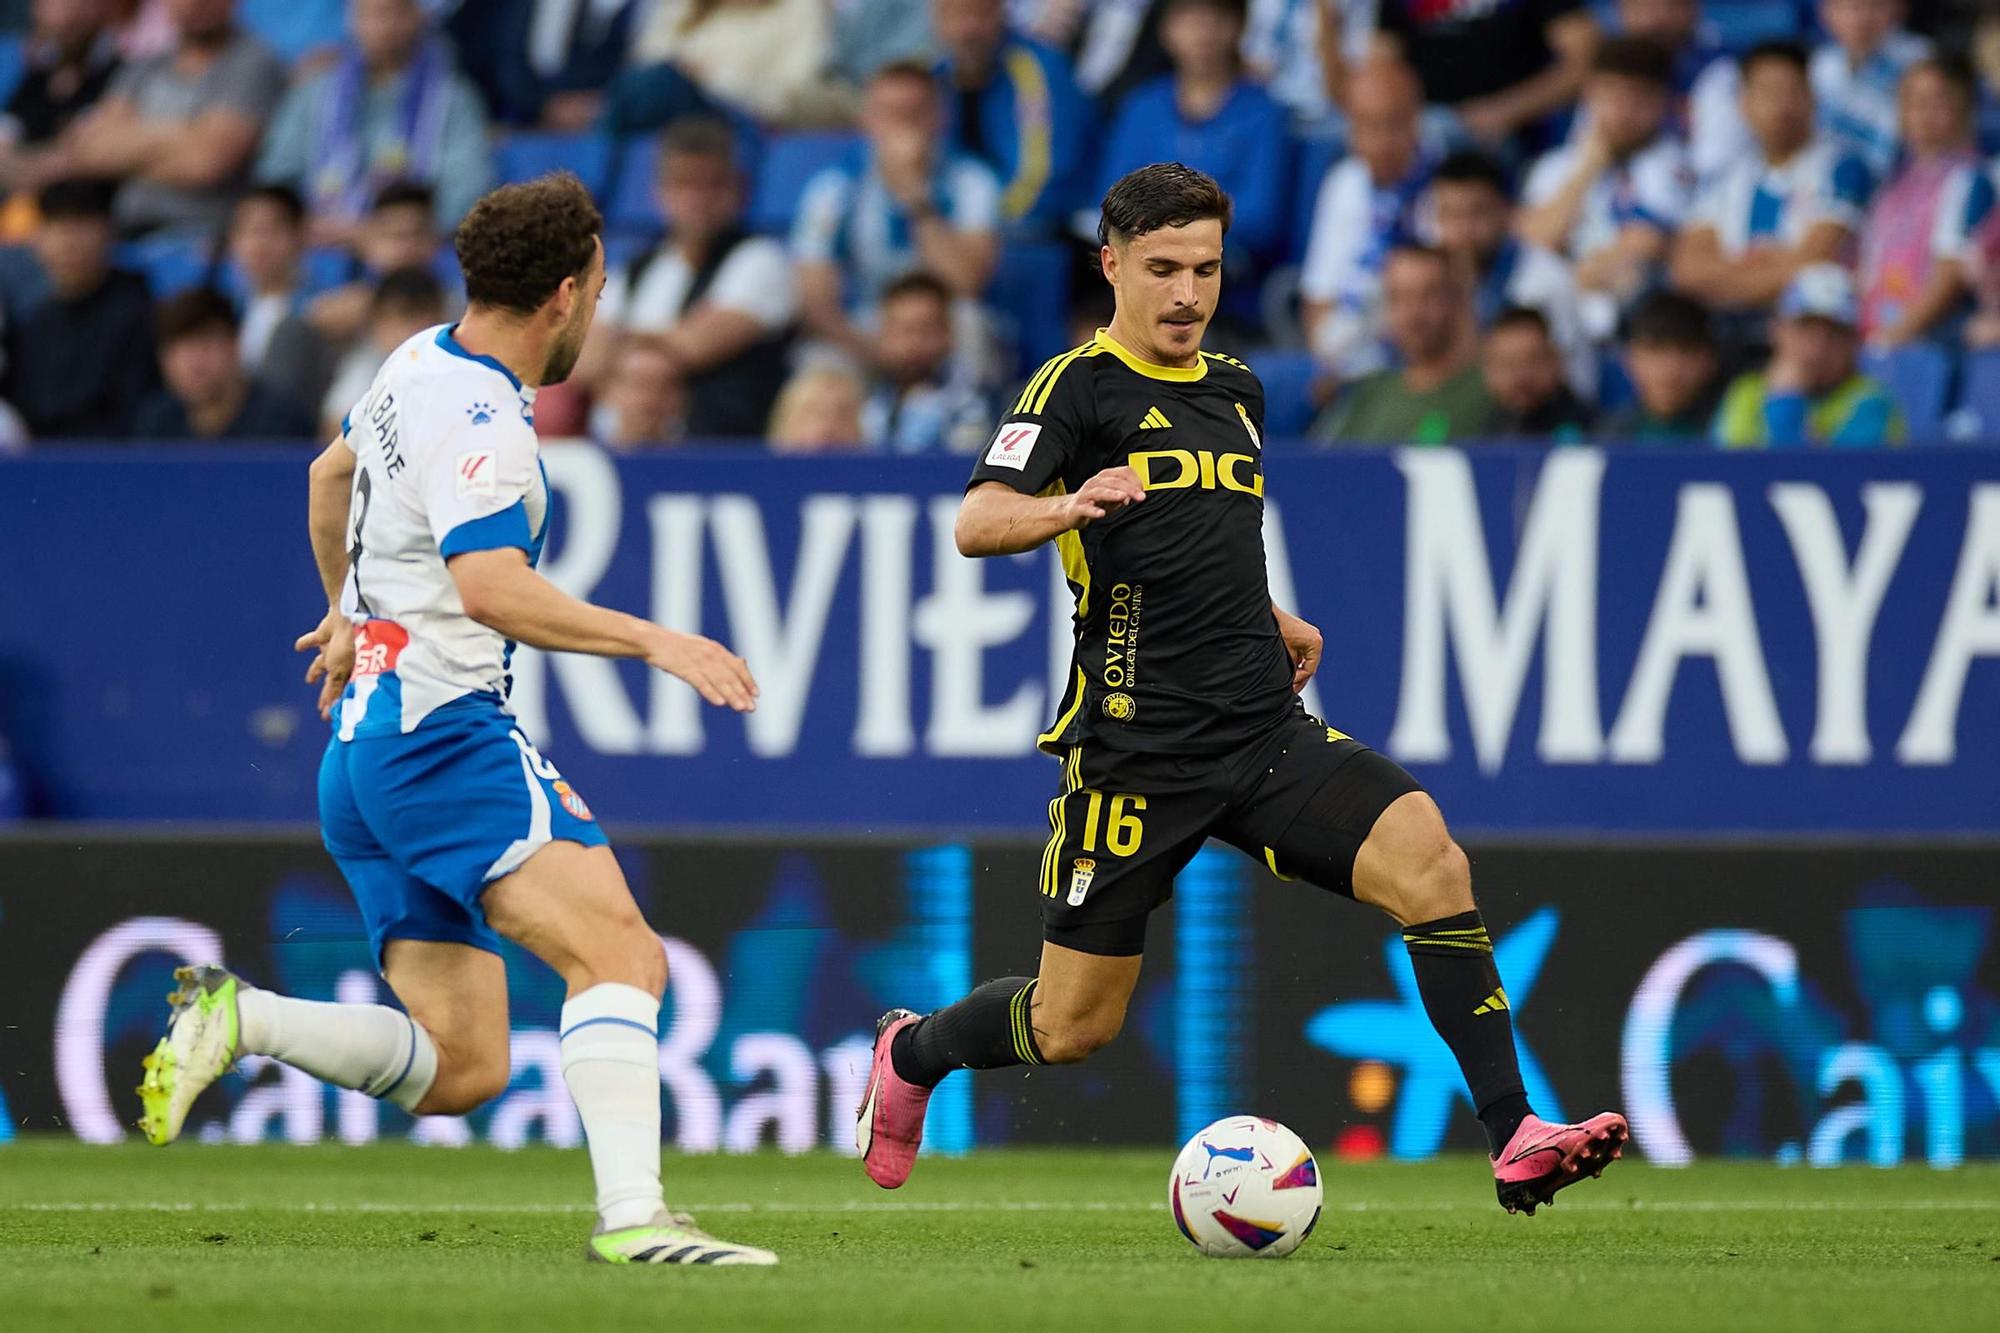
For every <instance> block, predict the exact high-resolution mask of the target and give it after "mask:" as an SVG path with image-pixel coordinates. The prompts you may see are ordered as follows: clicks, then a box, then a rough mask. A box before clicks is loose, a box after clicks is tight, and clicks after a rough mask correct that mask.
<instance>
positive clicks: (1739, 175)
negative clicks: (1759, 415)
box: [1672, 42, 1874, 322]
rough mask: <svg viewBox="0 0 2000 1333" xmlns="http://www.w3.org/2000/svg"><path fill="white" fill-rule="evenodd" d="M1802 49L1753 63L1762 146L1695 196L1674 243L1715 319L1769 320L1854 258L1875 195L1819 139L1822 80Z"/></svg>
mask: <svg viewBox="0 0 2000 1333" xmlns="http://www.w3.org/2000/svg"><path fill="white" fill-rule="evenodd" d="M1806 67H1807V56H1806V51H1805V48H1804V47H1803V46H1800V45H1799V44H1798V43H1796V42H1765V43H1763V44H1761V45H1759V46H1757V47H1755V48H1754V49H1752V50H1751V51H1750V52H1749V53H1748V54H1746V55H1745V56H1744V57H1743V61H1742V75H1743V97H1742V116H1743V123H1744V124H1745V125H1747V126H1748V127H1749V129H1750V133H1751V134H1752V135H1753V136H1754V138H1755V147H1754V148H1753V149H1752V150H1751V151H1750V152H1749V153H1747V154H1745V155H1744V156H1743V157H1742V158H1739V159H1738V160H1737V161H1735V162H1732V163H1730V164H1729V166H1728V168H1727V169H1726V170H1724V171H1723V172H1722V173H1721V174H1720V175H1718V176H1717V177H1716V178H1715V179H1714V180H1712V181H1710V182H1708V183H1707V184H1706V185H1704V186H1703V188H1702V189H1701V191H1700V193H1699V194H1697V195H1696V196H1695V205H1694V210H1693V212H1692V213H1691V214H1690V216H1689V218H1688V224H1687V228H1686V230H1684V231H1682V232H1681V234H1680V236H1679V238H1678V239H1677V240H1676V241H1675V243H1674V252H1673V269H1672V277H1673V284H1674V286H1675V287H1677V288H1679V289H1680V290H1681V291H1682V292H1685V293H1686V294H1687V295H1689V296H1692V297H1694V298H1695V299H1696V300H1698V301H1700V302H1701V303H1702V304H1704V305H1706V306H1708V307H1709V308H1710V309H1712V310H1724V311H1753V312H1756V313H1757V314H1758V315H1759V317H1760V322H1761V317H1762V316H1763V315H1765V314H1768V313H1769V311H1770V309H1771V307H1772V306H1774V305H1776V304H1777V300H1778V297H1779V296H1781V295H1782V294H1783V293H1784V290H1785V288H1786V287H1787V286H1789V285H1790V284H1791V281H1792V279H1793V278H1794V277H1796V276H1797V275H1798V273H1799V271H1800V270H1801V269H1804V268H1805V267H1807V266H1808V265H1811V264H1818V263H1826V262H1829V261H1833V262H1839V261H1843V260H1847V259H1850V258H1851V256H1852V253H1853V248H1854V238H1855V233H1856V232H1857V231H1858V230H1859V228H1860V225H1861V220H1862V217H1863V215H1864V214H1865V212H1866V210H1867V207H1868V197H1869V194H1870V192H1871V191H1872V190H1873V188H1874V181H1873V178H1872V177H1871V175H1870V174H1869V171H1868V167H1867V164H1866V163H1864V162H1863V161H1862V160H1861V159H1860V158H1859V157H1858V156H1856V155H1855V154H1853V153H1851V152H1848V151H1846V150H1844V149H1842V148H1841V147H1840V145H1838V144H1837V143H1835V142H1834V141H1833V140H1831V139H1828V138H1824V137H1815V131H1814V123H1815V117H1814V108H1813V93H1812V81H1811V79H1810V78H1809V77H1808V75H1807V72H1806Z"/></svg>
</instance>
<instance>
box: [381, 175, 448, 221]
mask: <svg viewBox="0 0 2000 1333" xmlns="http://www.w3.org/2000/svg"><path fill="white" fill-rule="evenodd" d="M391 208H421V209H423V210H424V211H425V212H427V213H431V212H436V211H437V191H436V190H433V189H432V188H431V187H430V186H428V185H426V184H424V183H423V182H422V181H413V180H395V181H390V182H389V183H388V184H387V185H384V186H383V187H382V188H381V189H379V190H377V191H376V192H375V198H374V199H373V200H371V201H370V202H369V205H368V211H369V212H371V213H382V212H386V211H387V210H389V209H391Z"/></svg>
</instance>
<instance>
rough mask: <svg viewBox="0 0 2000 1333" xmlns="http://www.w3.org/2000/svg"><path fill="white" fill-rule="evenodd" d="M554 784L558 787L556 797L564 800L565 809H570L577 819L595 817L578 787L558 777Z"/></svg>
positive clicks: (563, 806)
mask: <svg viewBox="0 0 2000 1333" xmlns="http://www.w3.org/2000/svg"><path fill="white" fill-rule="evenodd" d="M553 785H554V787H555V789H556V799H557V800H558V801H561V802H562V808H563V809H565V810H567V811H569V812H570V814H571V815H572V816H573V817H575V818H577V819H584V820H588V819H591V818H593V816H592V815H591V813H590V807H589V806H588V805H585V804H584V802H583V797H582V796H581V795H580V794H578V792H577V790H576V788H574V787H572V786H570V785H569V783H568V782H566V781H564V780H563V779H562V778H557V779H556V780H555V782H554V784H553Z"/></svg>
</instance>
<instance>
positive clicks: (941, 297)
mask: <svg viewBox="0 0 2000 1333" xmlns="http://www.w3.org/2000/svg"><path fill="white" fill-rule="evenodd" d="M904 296H928V297H930V298H931V299H932V300H934V301H937V302H939V303H941V304H943V305H946V306H949V305H950V304H951V288H949V287H947V286H945V285H944V283H943V282H941V281H940V280H939V279H938V278H936V277H935V276H933V275H932V274H929V273H926V272H925V271H924V270H922V269H918V270H916V271H915V272H913V273H905V274H904V275H903V276H902V277H900V278H897V279H896V280H895V281H894V282H892V283H890V284H889V285H888V286H887V287H884V288H883V289H882V299H881V304H882V305H887V304H889V302H891V301H894V300H896V299H898V298H899V297H904Z"/></svg>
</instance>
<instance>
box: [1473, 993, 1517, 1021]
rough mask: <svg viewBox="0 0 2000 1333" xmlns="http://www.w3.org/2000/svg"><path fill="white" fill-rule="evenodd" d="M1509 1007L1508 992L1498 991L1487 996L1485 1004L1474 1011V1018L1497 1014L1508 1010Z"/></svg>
mask: <svg viewBox="0 0 2000 1333" xmlns="http://www.w3.org/2000/svg"><path fill="white" fill-rule="evenodd" d="M1508 1007H1509V1006H1508V1004H1507V992H1506V990H1504V989H1501V990H1496V991H1494V992H1493V993H1492V994H1491V995H1489V996H1487V997H1486V1000H1485V1003H1483V1004H1481V1005H1480V1006H1479V1007H1478V1008H1477V1009H1474V1010H1473V1011H1472V1014H1473V1017H1475V1018H1477V1017H1478V1016H1479V1015H1480V1014H1497V1013H1499V1012H1500V1011H1501V1010H1503V1009H1506V1008H1508Z"/></svg>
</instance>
